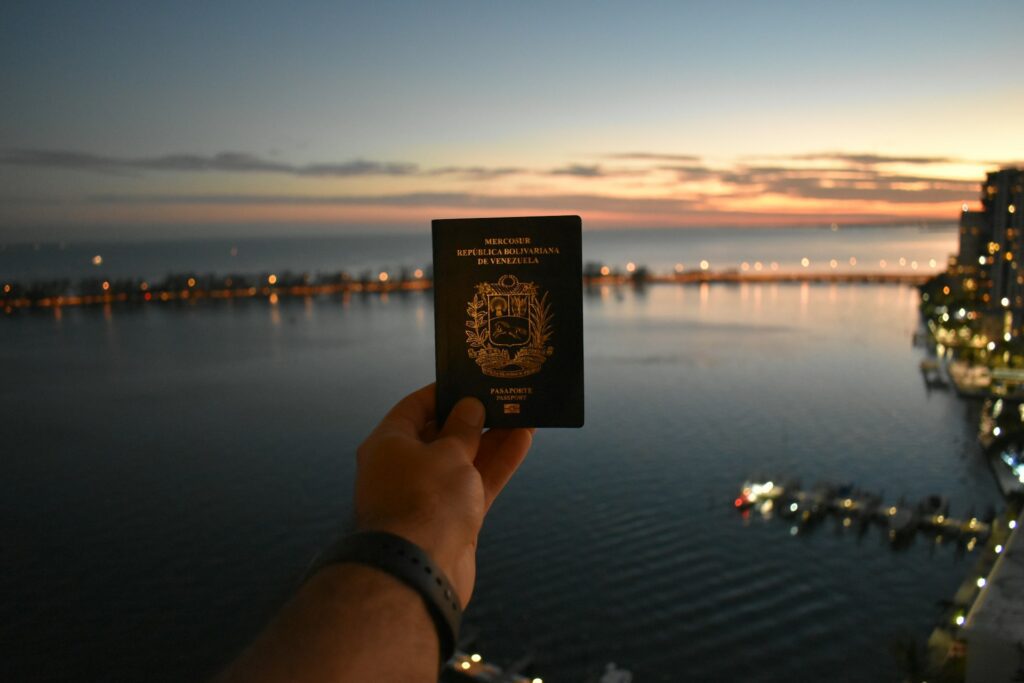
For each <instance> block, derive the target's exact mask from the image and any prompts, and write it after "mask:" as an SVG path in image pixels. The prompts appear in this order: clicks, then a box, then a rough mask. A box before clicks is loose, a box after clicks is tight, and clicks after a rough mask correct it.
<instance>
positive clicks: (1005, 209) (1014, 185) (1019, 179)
mask: <svg viewBox="0 0 1024 683" xmlns="http://www.w3.org/2000/svg"><path fill="white" fill-rule="evenodd" d="M981 203H982V207H983V209H982V213H984V215H985V223H986V224H987V225H986V227H987V228H988V229H989V231H990V234H991V238H990V240H991V241H990V242H989V244H988V247H987V249H986V252H987V254H985V256H986V257H987V261H988V265H989V270H990V276H991V278H992V303H993V304H999V305H1002V306H1003V307H1004V308H1005V307H1008V306H1011V307H1013V308H1014V309H1022V308H1024V267H1021V266H1019V263H1020V259H1021V258H1022V257H1024V169H1019V168H1008V169H1003V170H1001V171H995V172H993V173H989V174H988V177H987V179H986V180H985V184H984V185H983V186H982V192H981Z"/></svg>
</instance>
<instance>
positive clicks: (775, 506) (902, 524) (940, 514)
mask: <svg viewBox="0 0 1024 683" xmlns="http://www.w3.org/2000/svg"><path fill="white" fill-rule="evenodd" d="M733 505H734V507H735V508H737V509H738V510H741V511H747V510H750V509H752V508H755V509H757V510H759V511H760V512H761V513H762V514H765V515H766V516H767V515H773V514H777V515H778V516H779V517H781V518H783V519H792V520H794V521H796V522H797V523H798V524H800V525H804V526H808V525H812V524H814V523H816V522H819V521H821V520H822V519H823V518H825V517H826V516H835V517H838V518H839V519H841V520H842V524H843V526H844V527H851V526H853V525H854V524H857V526H858V527H859V528H861V529H864V528H865V527H866V526H868V525H877V526H881V527H882V528H883V529H884V530H885V531H886V533H887V535H888V537H889V540H890V541H892V542H894V543H897V542H899V541H902V540H906V539H908V538H909V537H910V536H912V535H913V534H914V533H916V532H919V531H923V532H929V533H932V534H935V535H936V536H939V537H943V538H951V539H954V538H955V539H958V540H961V541H962V542H964V543H966V546H967V549H968V550H973V549H974V547H975V546H976V545H977V544H978V543H979V542H984V541H985V540H986V539H987V538H988V537H989V536H990V535H991V533H992V524H991V523H992V518H994V517H995V511H994V510H993V511H992V514H991V515H989V516H988V517H989V518H987V519H979V518H978V517H976V516H974V515H973V514H971V515H969V516H967V517H965V518H963V519H958V518H955V517H952V516H951V515H950V514H949V502H948V501H947V500H946V499H945V498H943V497H941V496H928V497H926V498H924V499H923V500H921V501H919V502H917V503H915V504H907V503H905V502H903V501H900V502H898V503H895V504H888V503H885V502H883V500H882V497H881V496H880V495H877V494H874V493H870V492H866V491H861V490H859V489H856V488H854V487H853V486H852V485H849V484H845V485H835V484H818V485H817V486H815V487H814V488H812V489H811V490H804V489H802V488H800V485H799V483H796V482H794V483H788V484H777V483H775V482H774V481H771V480H769V481H765V482H746V483H745V484H744V485H743V487H742V488H741V490H740V494H739V495H738V496H737V497H736V499H735V500H734V501H733ZM794 528H797V529H798V528H799V527H794Z"/></svg>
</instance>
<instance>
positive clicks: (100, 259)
mask: <svg viewBox="0 0 1024 683" xmlns="http://www.w3.org/2000/svg"><path fill="white" fill-rule="evenodd" d="M92 264H93V265H94V266H102V265H103V257H102V256H100V255H99V254H96V255H95V256H93V257H92Z"/></svg>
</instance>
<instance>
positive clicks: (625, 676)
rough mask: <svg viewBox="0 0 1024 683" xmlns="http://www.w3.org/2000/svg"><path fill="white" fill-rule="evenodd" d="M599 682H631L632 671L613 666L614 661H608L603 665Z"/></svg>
mask: <svg viewBox="0 0 1024 683" xmlns="http://www.w3.org/2000/svg"><path fill="white" fill-rule="evenodd" d="M599 683H633V673H632V672H630V671H627V670H626V669H620V668H618V667H617V666H615V662H608V664H606V665H605V667H604V674H603V675H602V676H601V680H600V681H599Z"/></svg>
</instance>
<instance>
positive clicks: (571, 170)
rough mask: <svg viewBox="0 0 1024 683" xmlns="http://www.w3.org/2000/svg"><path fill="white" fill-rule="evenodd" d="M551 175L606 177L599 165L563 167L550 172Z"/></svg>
mask: <svg viewBox="0 0 1024 683" xmlns="http://www.w3.org/2000/svg"><path fill="white" fill-rule="evenodd" d="M549 173H550V174H551V175H571V176H576V177H577V178H601V177H603V176H604V175H605V173H604V171H602V170H601V167H600V166H598V165H597V164H594V165H593V166H586V165H583V164H570V165H568V166H563V167H562V168H555V169H552V170H551V171H549Z"/></svg>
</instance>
